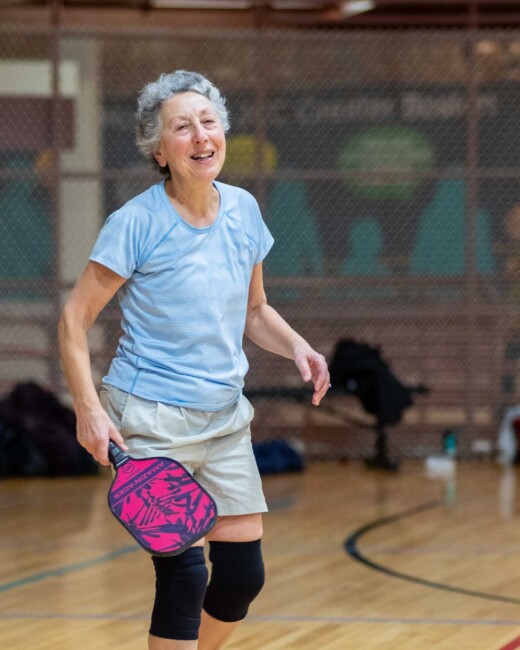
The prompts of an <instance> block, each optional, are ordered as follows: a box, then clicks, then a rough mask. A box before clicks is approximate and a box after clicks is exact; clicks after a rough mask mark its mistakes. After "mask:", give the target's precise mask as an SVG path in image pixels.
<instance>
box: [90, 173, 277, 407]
mask: <svg viewBox="0 0 520 650" xmlns="http://www.w3.org/2000/svg"><path fill="white" fill-rule="evenodd" d="M214 185H215V187H216V188H217V190H218V192H219V194H220V209H219V212H218V215H217V217H216V219H215V221H214V222H213V223H212V224H211V226H208V227H206V228H196V227H194V226H191V225H190V224H188V223H187V222H186V221H184V219H182V218H181V217H180V216H179V214H178V213H177V212H176V211H175V209H174V208H173V206H172V204H171V202H170V200H169V199H168V196H167V194H166V191H165V189H164V181H161V182H160V183H157V184H156V185H153V186H152V187H150V188H149V189H148V190H146V191H145V192H143V193H142V194H140V195H139V196H137V197H135V198H133V199H132V200H131V201H129V202H128V203H126V204H125V205H124V206H123V207H122V208H120V209H119V210H117V211H116V212H114V213H113V214H112V215H110V217H109V218H108V219H107V221H106V223H105V225H104V227H103V229H102V230H101V232H100V234H99V237H98V240H97V242H96V243H95V245H94V248H93V251H92V254H91V256H90V259H91V260H93V261H95V262H98V263H99V264H102V265H103V266H106V267H108V268H109V269H111V270H112V271H114V272H115V273H117V274H118V275H120V276H122V277H124V278H128V279H127V282H125V284H124V285H123V286H122V287H121V289H120V290H119V292H118V299H119V303H120V305H121V310H122V322H121V324H122V329H123V335H122V337H121V339H120V341H119V347H118V349H117V353H116V356H115V358H114V359H113V361H112V364H111V366H110V370H109V372H108V375H107V376H106V377H105V378H104V381H105V382H106V383H108V384H112V385H113V386H116V387H117V388H120V389H121V390H124V391H126V392H129V393H132V394H134V395H138V396H139V397H143V398H145V399H150V400H154V401H158V402H163V403H166V404H173V405H175V406H185V407H188V408H196V409H200V410H202V411H217V410H220V409H223V408H225V407H227V406H229V405H230V404H233V403H234V402H235V401H236V400H238V399H239V397H240V394H241V392H242V388H243V385H244V376H245V374H246V372H247V370H248V367H249V366H248V363H247V359H246V357H245V354H244V351H243V349H242V338H243V334H244V326H245V320H246V312H247V297H248V290H249V283H250V280H251V274H252V271H253V267H254V266H255V265H256V264H258V263H259V262H261V261H262V260H263V259H264V257H265V256H266V255H267V253H268V252H269V250H270V248H271V246H272V244H273V238H272V236H271V234H270V233H269V230H268V229H267V227H266V225H265V224H264V222H263V220H262V216H261V214H260V210H259V208H258V204H257V202H256V200H255V199H254V197H253V196H252V195H251V194H249V192H246V191H245V190H243V189H240V188H237V187H233V186H231V185H225V184H223V183H218V182H215V183H214Z"/></svg>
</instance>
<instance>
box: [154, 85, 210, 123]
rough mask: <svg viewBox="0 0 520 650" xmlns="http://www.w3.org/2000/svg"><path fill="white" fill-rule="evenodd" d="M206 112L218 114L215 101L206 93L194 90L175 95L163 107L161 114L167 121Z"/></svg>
mask: <svg viewBox="0 0 520 650" xmlns="http://www.w3.org/2000/svg"><path fill="white" fill-rule="evenodd" d="M206 114H210V115H217V111H216V109H215V106H214V104H213V102H211V101H210V100H209V99H208V98H207V97H205V96H204V95H201V94H200V93H196V92H192V91H190V92H185V93H178V94H177V95H173V97H170V98H169V99H167V100H166V101H165V102H164V103H163V105H162V107H161V116H162V118H163V120H165V121H171V120H173V119H183V118H186V119H188V118H190V117H193V116H194V115H195V116H201V115H206Z"/></svg>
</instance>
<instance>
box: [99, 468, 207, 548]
mask: <svg viewBox="0 0 520 650" xmlns="http://www.w3.org/2000/svg"><path fill="white" fill-rule="evenodd" d="M127 458H128V460H126V462H124V463H123V464H120V465H119V466H118V467H117V470H116V476H115V478H114V480H113V482H112V485H111V487H110V491H109V494H108V505H109V507H110V510H111V511H112V513H113V514H114V515H115V517H116V518H117V519H118V520H119V521H120V522H121V523H122V524H123V526H124V527H125V528H126V529H127V530H128V532H129V533H130V534H131V535H133V537H134V538H135V539H136V540H137V541H138V542H139V544H140V545H141V546H142V547H143V548H144V549H145V550H147V551H148V552H149V553H152V554H154V555H176V554H177V553H181V552H182V551H183V550H185V549H186V548H187V547H188V546H191V545H192V544H193V543H194V542H196V541H197V540H198V539H200V538H201V537H204V535H206V534H207V533H208V532H209V531H210V530H211V529H212V528H213V526H214V524H215V521H216V518H217V508H216V505H215V502H214V501H213V499H212V498H211V496H210V495H209V494H208V493H207V492H206V491H205V490H204V489H203V488H202V487H201V486H200V485H199V483H198V482H197V481H196V480H195V479H194V478H193V476H191V474H190V473H189V472H188V471H187V470H186V469H185V468H184V467H183V466H182V465H181V464H180V463H177V462H176V461H174V460H170V459H169V458H146V459H136V458H132V457H130V456H127Z"/></svg>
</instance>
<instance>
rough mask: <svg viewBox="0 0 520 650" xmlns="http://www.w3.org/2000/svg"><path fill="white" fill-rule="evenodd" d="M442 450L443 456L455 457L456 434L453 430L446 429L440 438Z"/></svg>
mask: <svg viewBox="0 0 520 650" xmlns="http://www.w3.org/2000/svg"><path fill="white" fill-rule="evenodd" d="M442 450H443V452H444V455H445V456H448V457H449V458H455V456H456V455H457V432H456V431H455V430H454V429H446V431H445V432H444V434H443V436H442Z"/></svg>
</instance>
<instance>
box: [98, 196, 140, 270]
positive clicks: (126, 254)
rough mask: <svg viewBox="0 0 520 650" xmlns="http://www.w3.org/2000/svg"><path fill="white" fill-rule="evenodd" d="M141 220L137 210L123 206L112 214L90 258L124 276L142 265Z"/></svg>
mask: <svg viewBox="0 0 520 650" xmlns="http://www.w3.org/2000/svg"><path fill="white" fill-rule="evenodd" d="M142 230H143V224H142V219H140V218H139V215H138V214H136V213H135V212H134V211H130V210H125V209H124V208H121V209H120V210H118V211H117V212H114V213H113V214H111V215H110V216H109V217H108V219H107V220H106V222H105V225H104V226H103V228H102V229H101V232H100V233H99V236H98V238H97V241H96V243H95V244H94V248H93V249H92V253H91V254H90V258H89V259H91V260H92V261H93V262H98V263H99V264H102V265H103V266H106V267H108V268H109V269H111V270H112V271H114V272H115V273H117V274H118V275H120V276H121V277H123V278H129V277H130V276H131V275H132V273H133V272H134V271H135V270H136V269H137V268H138V267H139V259H140V256H141V248H142V246H143V241H142V240H143V238H142V236H141V231H142Z"/></svg>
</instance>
